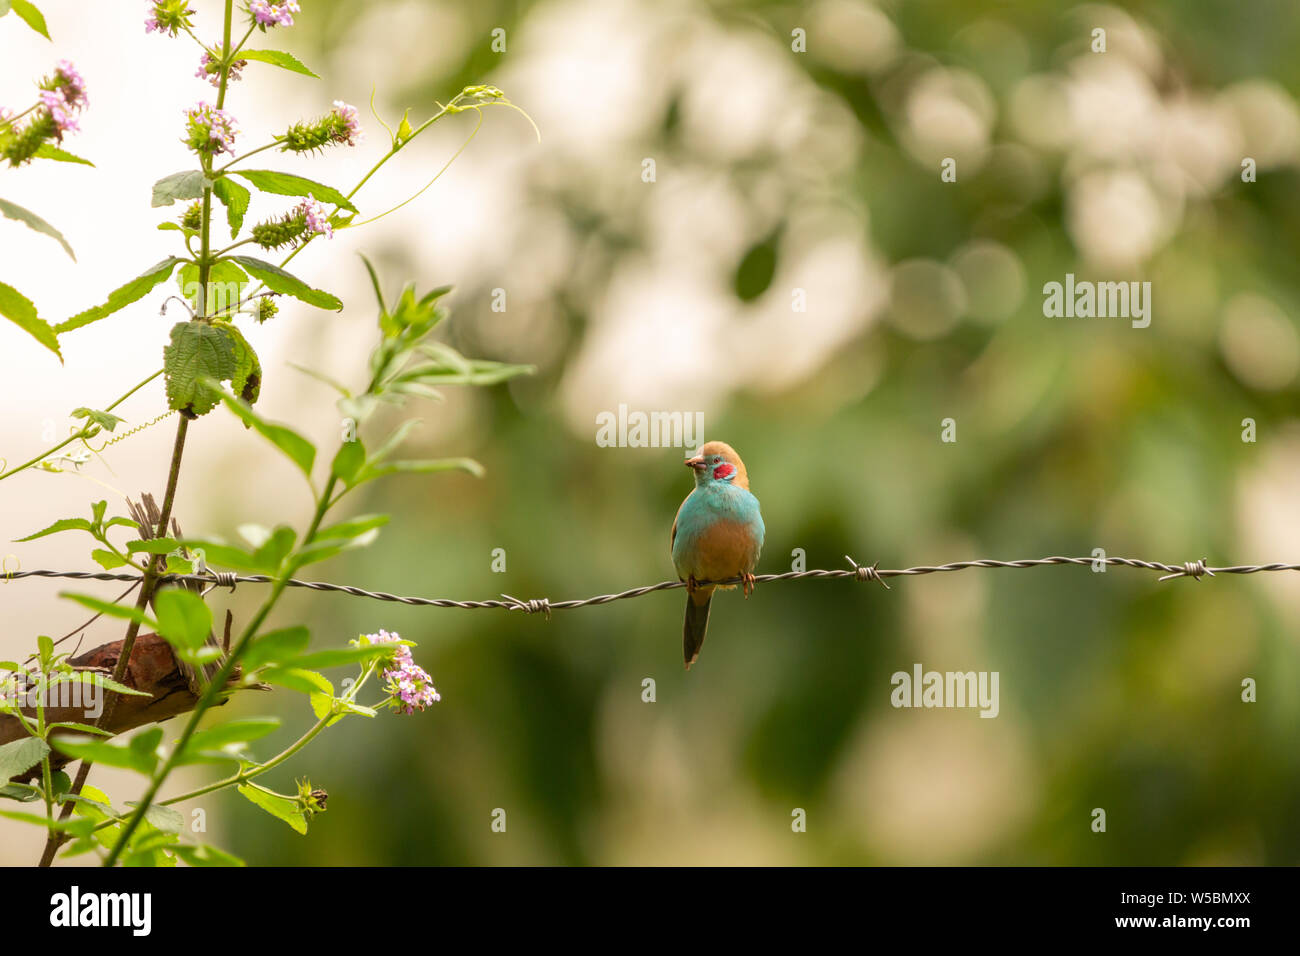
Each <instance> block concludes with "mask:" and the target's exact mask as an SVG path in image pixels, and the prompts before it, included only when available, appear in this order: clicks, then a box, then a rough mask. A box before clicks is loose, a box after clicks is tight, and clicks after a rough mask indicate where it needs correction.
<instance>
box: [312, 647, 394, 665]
mask: <svg viewBox="0 0 1300 956" xmlns="http://www.w3.org/2000/svg"><path fill="white" fill-rule="evenodd" d="M392 656H393V646H392V645H391V644H370V645H368V646H366V647H338V648H331V649H330V650H325V651H314V652H312V653H311V654H303V655H302V656H301V657H298V658H295V659H294V660H293V661H292V662H291V663H292V664H293V666H294V667H296V668H303V667H306V668H311V669H315V668H320V669H322V670H324V669H326V668H329V667H346V666H349V665H352V664H360V663H363V662H365V661H372V660H375V659H376V658H382V657H392Z"/></svg>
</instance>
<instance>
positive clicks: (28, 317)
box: [0, 282, 63, 362]
mask: <svg viewBox="0 0 1300 956" xmlns="http://www.w3.org/2000/svg"><path fill="white" fill-rule="evenodd" d="M0 315H3V316H4V317H5V318H7V319H9V320H10V321H11V322H13V323H14V324H15V325H17V326H18V327H19V328H20V329H22V330H23V331H24V332H26V333H27V334H28V335H30V336H31V337H32V338H34V339H36V341H37V342H40V343H41V344H42V345H44V346H45V347H46V348H47V349H49V350H50V351H51V352H53V353H54V354H55V355H57V356H58V357H59V361H60V362H62V361H63V353H62V352H60V351H59V340H58V338H57V337H56V336H55V333H54V329H52V328H50V323H48V322H46V321H45V320H44V319H42V318H41V317H40V316H38V315H37V314H36V306H35V305H33V304H32V301H31V299H29V298H27V296H25V295H23V294H22V293H21V292H19V291H18V290H17V289H15V288H14V287H13V286H11V285H6V284H5V283H3V282H0Z"/></svg>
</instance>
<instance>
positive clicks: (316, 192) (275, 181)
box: [232, 169, 357, 212]
mask: <svg viewBox="0 0 1300 956" xmlns="http://www.w3.org/2000/svg"><path fill="white" fill-rule="evenodd" d="M232 174H233V175H235V176H242V177H243V178H244V179H247V180H248V181H249V182H250V183H252V184H253V185H254V186H255V187H257V188H258V189H260V190H262V192H264V193H274V194H275V195H277V196H311V197H312V198H313V199H319V200H320V201H321V202H327V203H329V204H331V205H333V206H338V207H339V208H341V209H347V210H349V211H350V212H356V211H357V207H356V206H354V205H352V203H351V202H349V201H348V198H347V197H346V196H344V195H343V194H342V193H341V192H339V191H338V190H337V189H335V188H334V187H333V186H326V185H324V184H323V183H318V182H314V181H312V180H310V179H306V178H304V177H302V176H295V175H294V174H293V173H277V172H274V171H272V170H269V169H236V170H232Z"/></svg>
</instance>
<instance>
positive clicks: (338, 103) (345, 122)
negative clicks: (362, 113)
mask: <svg viewBox="0 0 1300 956" xmlns="http://www.w3.org/2000/svg"><path fill="white" fill-rule="evenodd" d="M331 112H333V114H334V115H335V116H336V117H338V121H339V122H340V123H341V124H342V128H341V129H340V130H339V131H338V133H337V134H336V142H340V143H347V144H348V145H349V146H355V145H357V143H359V142H361V139H362V135H363V134H362V132H361V123H360V121H359V120H358V119H357V108H356V107H355V106H348V104H347V103H344V102H343V101H342V100H335V101H334V109H333V110H332V111H331Z"/></svg>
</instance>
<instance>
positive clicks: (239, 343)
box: [213, 322, 262, 405]
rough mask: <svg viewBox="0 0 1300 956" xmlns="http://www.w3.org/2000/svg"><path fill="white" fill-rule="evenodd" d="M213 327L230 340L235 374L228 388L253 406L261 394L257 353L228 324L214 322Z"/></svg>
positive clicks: (260, 370) (260, 365)
mask: <svg viewBox="0 0 1300 956" xmlns="http://www.w3.org/2000/svg"><path fill="white" fill-rule="evenodd" d="M213 326H214V328H216V329H217V330H218V331H220V332H221V333H223V334H224V335H226V336H227V337H228V338H229V339H230V347H231V349H232V350H233V351H234V353H235V374H234V375H232V376H231V378H230V387H231V388H232V389H234V391H235V392H236V393H237V394H238V395H239V397H240V398H242V399H243V400H244V401H246V402H248V404H250V405H252V404H255V403H256V402H257V398H258V396H259V395H260V394H261V392H262V363H261V362H260V361H259V360H258V358H257V353H256V352H254V351H253V347H252V346H251V345H249V344H248V339H246V338H244V333H243V332H241V331H239V329H238V327H236V326H234V325H231V324H230V323H229V322H215V323H213Z"/></svg>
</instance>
